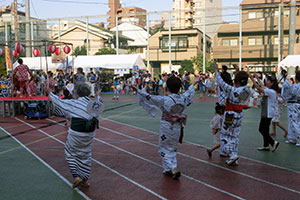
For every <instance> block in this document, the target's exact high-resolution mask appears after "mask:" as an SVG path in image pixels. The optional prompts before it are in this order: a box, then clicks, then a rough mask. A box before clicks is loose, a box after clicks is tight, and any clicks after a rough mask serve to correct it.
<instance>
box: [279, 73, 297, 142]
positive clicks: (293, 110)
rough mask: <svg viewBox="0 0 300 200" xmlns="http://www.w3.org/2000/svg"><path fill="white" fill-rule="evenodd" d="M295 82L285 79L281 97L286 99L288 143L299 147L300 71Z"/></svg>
mask: <svg viewBox="0 0 300 200" xmlns="http://www.w3.org/2000/svg"><path fill="white" fill-rule="evenodd" d="M295 78H296V84H293V85H291V83H290V82H289V80H288V79H287V80H286V81H285V82H284V83H283V85H282V92H281V95H282V98H283V99H284V100H287V108H288V140H287V141H286V143H288V144H296V146H297V147H300V71H298V72H297V73H296V76H295Z"/></svg>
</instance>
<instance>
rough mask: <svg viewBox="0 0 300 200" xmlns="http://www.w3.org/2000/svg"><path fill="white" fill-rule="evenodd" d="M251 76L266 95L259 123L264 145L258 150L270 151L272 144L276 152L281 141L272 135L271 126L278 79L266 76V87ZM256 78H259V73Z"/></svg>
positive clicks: (263, 99) (262, 103)
mask: <svg viewBox="0 0 300 200" xmlns="http://www.w3.org/2000/svg"><path fill="white" fill-rule="evenodd" d="M255 75H256V74H255ZM250 78H251V80H252V81H253V84H254V85H255V87H256V88H257V90H258V91H259V92H260V93H261V94H263V95H264V96H263V98H262V102H261V119H260V124H259V132H260V133H261V135H262V136H263V140H264V145H263V146H262V147H259V148H257V150H259V151H269V150H270V147H269V146H270V145H271V146H272V152H274V151H275V150H276V149H277V147H278V145H279V142H278V141H275V140H273V138H272V137H271V136H270V134H269V128H270V124H271V120H272V118H273V117H274V114H275V104H276V91H277V90H278V84H277V80H276V77H273V76H266V87H264V86H263V84H262V83H261V82H260V85H258V84H257V83H256V81H255V80H254V78H253V76H252V75H250ZM256 78H257V79H258V77H257V75H256Z"/></svg>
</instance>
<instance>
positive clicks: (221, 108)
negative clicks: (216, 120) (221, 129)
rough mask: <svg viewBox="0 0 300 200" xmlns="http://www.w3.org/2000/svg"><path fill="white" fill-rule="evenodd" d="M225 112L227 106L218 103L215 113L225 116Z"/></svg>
mask: <svg viewBox="0 0 300 200" xmlns="http://www.w3.org/2000/svg"><path fill="white" fill-rule="evenodd" d="M224 110H225V106H224V105H222V104H219V103H216V106H215V111H216V113H217V114H219V115H223V114H224Z"/></svg>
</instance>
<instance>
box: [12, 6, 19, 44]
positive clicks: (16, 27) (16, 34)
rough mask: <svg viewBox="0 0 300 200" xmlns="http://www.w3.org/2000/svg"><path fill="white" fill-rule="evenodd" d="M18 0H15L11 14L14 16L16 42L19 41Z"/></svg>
mask: <svg viewBox="0 0 300 200" xmlns="http://www.w3.org/2000/svg"><path fill="white" fill-rule="evenodd" d="M17 3H18V2H17V0H14V3H13V4H12V6H11V7H12V8H11V13H12V14H13V16H14V30H15V41H18V40H19V37H18V8H17Z"/></svg>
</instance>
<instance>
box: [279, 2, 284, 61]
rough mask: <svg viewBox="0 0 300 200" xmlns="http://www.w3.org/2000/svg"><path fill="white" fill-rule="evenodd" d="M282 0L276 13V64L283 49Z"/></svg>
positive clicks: (280, 57)
mask: <svg viewBox="0 0 300 200" xmlns="http://www.w3.org/2000/svg"><path fill="white" fill-rule="evenodd" d="M283 9H284V6H283V0H281V2H280V5H279V9H278V11H279V13H278V63H279V62H280V61H281V59H282V48H283V39H282V38H284V25H283V22H284V20H283Z"/></svg>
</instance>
